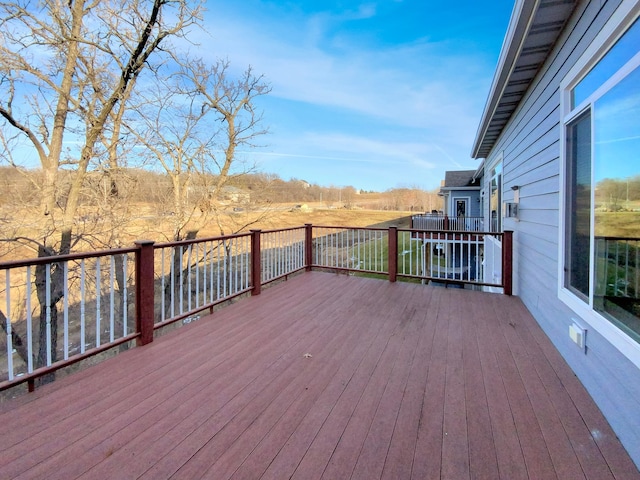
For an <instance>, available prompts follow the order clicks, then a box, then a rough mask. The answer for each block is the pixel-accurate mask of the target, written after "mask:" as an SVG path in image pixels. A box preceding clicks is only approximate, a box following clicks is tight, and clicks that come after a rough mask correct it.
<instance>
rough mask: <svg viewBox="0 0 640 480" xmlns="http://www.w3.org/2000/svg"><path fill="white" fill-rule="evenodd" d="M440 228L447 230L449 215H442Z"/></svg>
mask: <svg viewBox="0 0 640 480" xmlns="http://www.w3.org/2000/svg"><path fill="white" fill-rule="evenodd" d="M442 229H443V230H445V231H446V230H449V215H445V216H444V221H443V223H442Z"/></svg>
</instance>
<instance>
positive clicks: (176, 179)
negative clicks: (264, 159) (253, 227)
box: [131, 59, 271, 241]
mask: <svg viewBox="0 0 640 480" xmlns="http://www.w3.org/2000/svg"><path fill="white" fill-rule="evenodd" d="M180 64H181V68H180V70H179V71H177V72H174V73H173V74H172V75H170V76H168V77H166V80H164V81H159V82H158V83H157V84H156V87H155V88H154V89H153V90H151V91H149V92H147V94H146V98H145V102H144V103H143V106H142V108H141V109H140V110H139V112H140V114H141V115H140V119H141V121H142V122H143V125H142V126H141V125H140V123H141V122H140V121H139V122H137V123H135V124H133V125H131V127H132V128H131V131H132V132H134V134H135V135H136V136H137V139H138V141H139V142H140V143H142V144H143V145H144V146H145V147H146V155H147V160H148V165H158V166H160V167H161V168H162V169H163V170H164V171H165V172H166V174H167V175H168V176H169V178H170V179H171V186H172V206H173V210H172V219H173V231H172V236H173V238H172V240H176V241H177V240H183V239H185V238H195V236H196V235H197V233H198V231H199V230H200V229H201V228H202V226H203V225H204V224H205V223H207V222H209V221H211V220H213V221H215V222H216V223H217V224H218V226H219V230H220V234H225V233H228V232H225V228H224V225H225V222H224V221H223V220H222V219H223V217H224V216H225V214H226V213H227V212H226V207H225V205H223V203H222V200H223V197H224V196H225V188H226V187H228V186H229V185H230V183H232V181H233V180H234V179H236V178H238V177H240V176H243V175H246V174H247V173H248V172H250V171H251V170H252V169H253V165H247V164H246V163H245V162H243V161H242V159H240V158H238V156H237V149H238V147H242V148H252V147H255V146H257V143H256V142H257V139H258V138H259V137H260V136H262V135H264V134H266V133H267V129H266V128H263V126H262V121H263V119H262V112H261V110H260V109H259V108H258V105H257V102H256V100H257V98H258V97H260V96H262V95H266V94H268V93H269V92H270V91H271V88H270V86H269V85H268V84H267V83H266V82H265V81H264V78H263V77H262V76H256V75H254V74H253V71H252V69H251V68H248V69H247V70H246V71H245V72H244V73H243V74H241V75H240V76H238V77H237V78H236V77H234V76H233V75H232V74H231V73H230V69H229V62H228V61H227V60H220V61H217V62H216V63H215V64H214V65H212V66H209V65H207V64H205V63H204V62H203V61H201V60H192V59H183V60H181V61H180ZM245 227H246V225H245Z"/></svg>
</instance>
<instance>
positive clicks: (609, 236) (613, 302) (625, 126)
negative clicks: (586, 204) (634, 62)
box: [594, 68, 640, 341]
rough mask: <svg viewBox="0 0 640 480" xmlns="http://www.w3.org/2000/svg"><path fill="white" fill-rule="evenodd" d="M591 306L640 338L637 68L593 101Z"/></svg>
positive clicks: (639, 106) (639, 86)
mask: <svg viewBox="0 0 640 480" xmlns="http://www.w3.org/2000/svg"><path fill="white" fill-rule="evenodd" d="M594 142H595V147H594V182H595V186H596V189H595V208H596V211H595V236H596V238H595V247H596V263H595V268H596V272H595V282H596V283H595V292H594V308H595V309H596V310H598V311H600V312H601V313H603V314H605V317H607V318H609V319H610V320H612V321H613V322H614V323H616V324H617V325H618V326H619V327H620V328H622V329H623V330H625V331H626V332H627V333H628V334H629V335H630V336H632V337H633V338H635V339H636V340H638V341H640V270H639V268H640V264H639V261H640V252H639V248H640V68H637V69H636V70H634V71H633V72H632V73H630V74H629V75H628V76H627V77H626V78H624V79H623V80H622V81H621V82H620V83H618V84H617V85H616V86H615V87H613V88H612V89H611V90H609V91H608V92H607V93H606V94H605V95H603V96H602V97H601V98H600V99H598V100H597V101H596V103H595V104H594Z"/></svg>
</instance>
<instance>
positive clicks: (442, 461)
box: [0, 273, 640, 480]
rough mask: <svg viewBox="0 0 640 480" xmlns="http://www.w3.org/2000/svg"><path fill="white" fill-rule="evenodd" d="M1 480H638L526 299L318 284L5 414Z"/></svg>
mask: <svg viewBox="0 0 640 480" xmlns="http://www.w3.org/2000/svg"><path fill="white" fill-rule="evenodd" d="M0 439H1V442H2V451H1V457H0V478H2V479H8V478H43V479H44V478H46V479H53V478H59V479H73V478H94V479H105V478H116V479H125V478H145V479H164V478H180V479H196V478H211V479H226V478H237V479H259V478H265V479H286V478H299V479H305V480H307V479H314V478H325V479H367V480H371V479H378V478H386V479H394V480H396V479H409V478H415V479H437V478H447V479H455V480H458V479H466V478H486V479H497V478H504V479H509V480H515V479H520V478H528V479H536V480H539V479H552V478H559V479H579V478H590V479H596V480H603V479H608V478H617V479H622V478H635V479H637V478H640V475H639V474H638V470H637V469H636V467H635V466H634V464H633V463H632V461H631V460H630V458H629V456H628V455H627V453H626V452H625V451H624V449H623V448H622V446H621V445H620V443H619V441H618V440H617V438H616V437H615V435H614V434H613V432H612V431H611V429H610V427H609V425H608V424H607V422H606V421H605V420H604V418H603V416H602V414H601V413H600V411H599V410H598V408H597V407H596V406H595V405H594V403H593V401H592V400H591V398H590V397H589V395H588V394H587V393H586V392H585V390H584V388H583V387H582V385H581V384H580V383H579V382H578V380H577V379H576V378H575V376H574V375H573V373H572V372H571V371H570V369H569V368H568V367H567V365H566V364H565V363H564V361H563V360H562V359H561V358H560V356H559V354H558V353H557V351H556V350H555V349H554V348H553V347H552V345H551V343H550V342H549V340H548V339H547V338H546V337H545V335H544V333H543V332H542V331H541V330H540V329H539V327H538V326H537V325H536V323H535V321H534V320H533V318H532V317H531V315H530V314H529V313H528V312H527V310H526V309H525V307H524V306H523V305H522V303H521V302H520V300H519V299H517V298H514V297H506V296H502V295H494V294H486V293H480V292H473V291H468V290H457V289H444V288H437V287H428V286H422V285H411V284H406V283H389V282H386V281H380V280H373V279H363V278H356V277H348V276H344V275H334V274H327V273H305V274H302V275H299V276H297V277H295V278H293V279H290V280H289V281H287V282H283V283H280V284H278V285H275V286H273V287H271V288H268V289H266V290H263V292H262V294H261V295H259V296H255V297H251V298H248V299H244V300H242V301H240V302H237V303H235V304H233V305H231V306H229V307H226V308H224V309H222V310H220V311H219V312H216V313H215V314H214V315H213V316H209V317H206V318H201V319H200V320H199V321H198V322H196V323H192V324H190V325H188V326H185V327H183V328H180V329H178V330H176V331H174V332H171V333H169V334H167V335H165V336H162V337H160V338H157V339H156V340H155V341H154V342H153V343H152V344H149V345H147V346H145V347H140V348H134V349H132V350H130V351H127V352H125V353H123V354H120V355H118V356H117V357H115V358H113V359H110V360H107V361H105V362H103V363H101V364H100V365H98V366H95V367H91V368H89V369H87V370H85V371H83V372H80V373H76V374H73V375H70V376H68V377H66V378H64V379H61V380H59V381H57V382H55V383H54V384H50V385H48V386H45V387H42V388H40V389H38V390H37V391H36V392H35V393H33V394H30V395H27V396H24V397H22V398H19V399H16V400H15V401H12V402H9V403H8V404H5V405H3V406H2V414H0Z"/></svg>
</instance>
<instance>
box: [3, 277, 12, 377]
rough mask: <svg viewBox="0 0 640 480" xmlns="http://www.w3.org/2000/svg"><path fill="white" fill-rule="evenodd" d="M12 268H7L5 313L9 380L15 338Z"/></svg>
mask: <svg viewBox="0 0 640 480" xmlns="http://www.w3.org/2000/svg"><path fill="white" fill-rule="evenodd" d="M10 272H11V270H9V269H7V270H5V285H4V286H5V290H4V291H5V297H6V298H5V300H6V306H5V309H6V311H7V313H6V315H5V320H4V324H5V327H4V329H5V330H6V332H7V374H8V375H9V380H13V338H11V273H10Z"/></svg>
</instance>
